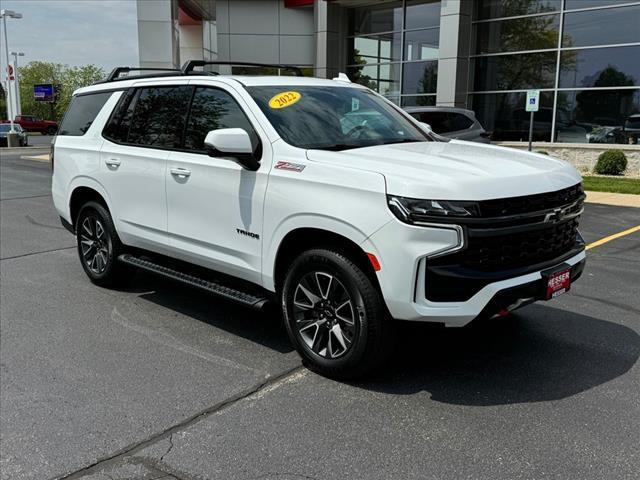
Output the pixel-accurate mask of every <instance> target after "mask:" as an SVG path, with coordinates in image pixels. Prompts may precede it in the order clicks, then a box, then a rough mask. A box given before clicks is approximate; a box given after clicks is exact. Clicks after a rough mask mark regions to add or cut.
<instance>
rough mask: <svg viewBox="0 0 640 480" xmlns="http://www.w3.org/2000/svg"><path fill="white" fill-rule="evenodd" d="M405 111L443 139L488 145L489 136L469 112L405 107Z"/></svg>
mask: <svg viewBox="0 0 640 480" xmlns="http://www.w3.org/2000/svg"><path fill="white" fill-rule="evenodd" d="M405 110H406V111H407V113H409V114H410V115H411V116H412V117H413V118H415V119H416V120H418V121H420V122H422V123H426V124H428V125H429V126H430V127H431V129H432V130H433V131H434V132H435V133H437V134H438V135H442V136H443V137H447V138H456V139H458V140H468V141H470V142H480V143H490V140H489V136H490V134H489V133H487V132H486V131H485V129H484V128H483V127H482V125H481V124H480V122H479V121H478V119H477V118H476V115H475V113H474V112H473V111H471V110H466V109H464V108H453V107H407V108H405Z"/></svg>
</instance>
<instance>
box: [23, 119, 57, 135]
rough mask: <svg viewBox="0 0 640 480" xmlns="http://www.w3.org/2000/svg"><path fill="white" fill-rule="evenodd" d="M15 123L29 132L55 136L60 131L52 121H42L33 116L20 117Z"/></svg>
mask: <svg viewBox="0 0 640 480" xmlns="http://www.w3.org/2000/svg"><path fill="white" fill-rule="evenodd" d="M13 123H17V124H18V125H20V126H21V127H22V129H23V130H26V131H27V132H40V133H46V134H47V135H55V134H56V132H57V131H58V124H57V123H56V122H52V121H51V120H42V119H40V118H36V117H34V116H33V115H18V116H17V117H16V119H15V120H14V121H13Z"/></svg>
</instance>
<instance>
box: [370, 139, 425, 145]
mask: <svg viewBox="0 0 640 480" xmlns="http://www.w3.org/2000/svg"><path fill="white" fill-rule="evenodd" d="M423 142H428V140H414V139H411V138H403V139H402V140H392V141H390V142H384V143H381V144H380V145H393V144H395V143H423Z"/></svg>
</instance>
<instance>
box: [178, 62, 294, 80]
mask: <svg viewBox="0 0 640 480" xmlns="http://www.w3.org/2000/svg"><path fill="white" fill-rule="evenodd" d="M205 65H231V66H237V67H268V68H279V69H281V70H289V71H291V72H293V73H294V74H295V75H296V76H297V77H303V76H304V75H303V74H302V70H301V69H300V67H296V66H295V65H281V64H272V63H253V62H226V61H218V60H213V61H209V60H189V61H187V62H185V64H184V65H183V66H182V73H183V74H184V75H188V74H190V73H191V72H193V71H194V70H193V69H194V68H195V67H204V66H205Z"/></svg>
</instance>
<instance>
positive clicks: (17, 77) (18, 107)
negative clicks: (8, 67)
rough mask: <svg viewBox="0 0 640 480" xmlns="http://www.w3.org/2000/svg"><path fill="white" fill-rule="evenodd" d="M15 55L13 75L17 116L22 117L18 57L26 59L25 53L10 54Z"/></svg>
mask: <svg viewBox="0 0 640 480" xmlns="http://www.w3.org/2000/svg"><path fill="white" fill-rule="evenodd" d="M10 54H11V55H13V70H14V72H13V74H14V76H15V80H14V86H15V87H16V115H22V101H21V99H20V76H19V75H18V57H24V52H10Z"/></svg>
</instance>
